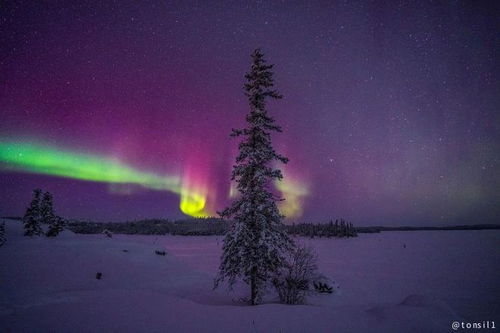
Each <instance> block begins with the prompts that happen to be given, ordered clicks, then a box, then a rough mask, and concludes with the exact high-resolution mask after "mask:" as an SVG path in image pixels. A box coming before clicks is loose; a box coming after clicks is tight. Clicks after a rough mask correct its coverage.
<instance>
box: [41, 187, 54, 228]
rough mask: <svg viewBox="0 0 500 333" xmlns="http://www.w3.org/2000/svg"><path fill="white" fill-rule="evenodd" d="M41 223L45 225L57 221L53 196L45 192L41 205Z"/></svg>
mask: <svg viewBox="0 0 500 333" xmlns="http://www.w3.org/2000/svg"><path fill="white" fill-rule="evenodd" d="M40 221H41V223H44V224H49V225H50V224H52V223H53V222H54V221H55V215H54V206H53V200H52V194H51V193H50V192H45V193H44V194H43V197H42V202H41V203H40Z"/></svg>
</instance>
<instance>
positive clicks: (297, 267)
mask: <svg viewBox="0 0 500 333" xmlns="http://www.w3.org/2000/svg"><path fill="white" fill-rule="evenodd" d="M316 261H317V260H316V255H315V254H314V253H313V252H312V250H311V249H310V248H306V247H302V246H298V247H297V248H295V249H294V250H293V251H292V252H291V254H290V257H289V258H288V260H287V263H286V265H285V267H284V268H282V269H280V270H279V271H278V272H277V273H276V276H275V277H274V278H273V279H272V283H273V285H274V287H275V288H276V291H277V293H278V296H279V298H280V301H281V303H284V304H301V303H304V302H305V301H306V296H307V294H308V293H309V292H311V284H312V283H313V281H315V280H317V279H318V277H319V275H318V273H317V264H316Z"/></svg>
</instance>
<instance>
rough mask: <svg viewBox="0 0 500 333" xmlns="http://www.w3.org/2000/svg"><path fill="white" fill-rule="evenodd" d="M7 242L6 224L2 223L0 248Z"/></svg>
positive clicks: (0, 225) (0, 227)
mask: <svg viewBox="0 0 500 333" xmlns="http://www.w3.org/2000/svg"><path fill="white" fill-rule="evenodd" d="M6 241H7V236H6V232H5V223H0V246H2V245H3V244H4V243H5V242H6Z"/></svg>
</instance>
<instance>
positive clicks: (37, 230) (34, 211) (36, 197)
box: [23, 188, 42, 237]
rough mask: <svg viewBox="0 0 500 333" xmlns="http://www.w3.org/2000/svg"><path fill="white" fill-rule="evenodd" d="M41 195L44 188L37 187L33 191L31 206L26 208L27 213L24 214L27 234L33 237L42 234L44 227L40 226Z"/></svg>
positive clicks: (25, 233)
mask: <svg viewBox="0 0 500 333" xmlns="http://www.w3.org/2000/svg"><path fill="white" fill-rule="evenodd" d="M41 195H42V190H40V189H38V188H37V189H35V190H34V191H33V199H32V200H31V203H30V206H29V207H28V209H26V213H25V214H24V216H23V223H24V235H25V236H30V237H31V236H35V235H41V234H42V228H41V227H40V197H41Z"/></svg>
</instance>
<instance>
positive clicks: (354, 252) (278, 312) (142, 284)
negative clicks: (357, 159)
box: [0, 220, 500, 332]
mask: <svg viewBox="0 0 500 333" xmlns="http://www.w3.org/2000/svg"><path fill="white" fill-rule="evenodd" d="M6 227H7V233H8V234H7V239H8V241H7V243H6V244H5V245H4V246H3V247H1V248H0V331H2V332H118V331H120V332H333V331H334V332H449V331H451V323H452V322H453V321H455V320H458V321H464V322H482V321H483V320H490V321H492V320H496V321H497V322H496V325H497V327H498V326H500V269H499V268H500V250H499V249H500V248H499V246H498V245H499V244H500V231H418V232H417V231H415V232H384V233H381V234H362V235H360V237H358V238H356V239H314V240H309V239H301V241H302V242H305V243H308V244H310V245H311V246H313V247H314V248H315V249H316V250H317V252H318V255H319V259H320V261H319V266H320V269H321V271H322V272H323V273H324V274H326V275H327V276H329V277H330V278H332V279H333V280H335V281H336V282H338V283H339V284H340V290H339V292H338V293H337V294H334V295H317V296H313V297H311V298H310V299H309V305H300V306H286V305H280V304H276V303H267V304H263V305H260V306H256V307H250V306H246V305H243V304H241V303H240V302H238V299H239V298H240V297H242V296H246V292H247V290H246V289H243V288H239V289H237V290H236V291H235V292H233V293H231V294H228V293H226V291H225V290H217V291H212V289H211V287H212V282H213V277H214V275H215V272H216V270H217V265H218V260H219V254H220V245H221V241H222V239H221V238H220V237H215V236H213V237H184V236H177V237H176V236H159V237H156V236H125V235H115V236H114V237H113V238H112V239H108V238H105V237H103V236H101V235H74V234H72V233H70V232H65V233H64V234H63V235H62V236H61V237H59V238H57V239H47V238H34V239H29V238H27V237H22V236H21V235H22V230H21V225H20V223H19V222H17V221H9V220H7V221H6ZM404 246H406V247H404ZM157 249H158V250H161V249H165V250H166V251H167V252H168V254H167V256H165V257H163V256H159V255H156V254H155V253H154V251H155V250H157ZM123 250H128V252H124V251H123ZM96 272H102V273H103V278H102V279H101V280H97V279H96V278H95V275H96ZM491 331H494V330H491Z"/></svg>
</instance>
